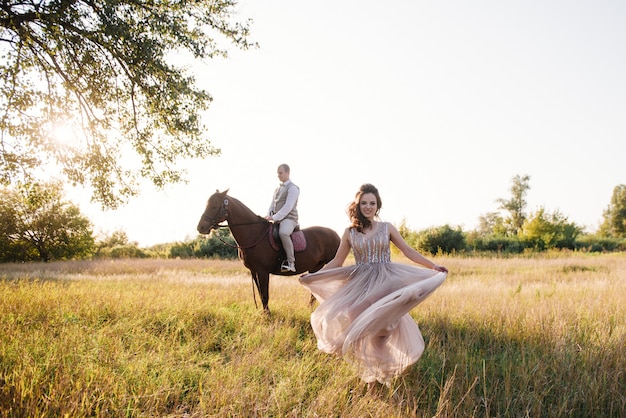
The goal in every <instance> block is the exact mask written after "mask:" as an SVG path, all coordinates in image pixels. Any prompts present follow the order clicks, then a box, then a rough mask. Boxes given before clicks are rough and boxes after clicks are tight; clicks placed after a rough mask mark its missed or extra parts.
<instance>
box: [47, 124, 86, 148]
mask: <svg viewBox="0 0 626 418" xmlns="http://www.w3.org/2000/svg"><path fill="white" fill-rule="evenodd" d="M80 133H81V130H80V127H79V126H77V125H76V123H74V122H73V121H71V120H67V119H65V120H57V121H54V122H52V123H51V126H50V132H49V137H50V139H51V140H52V142H53V143H54V144H56V146H58V147H60V148H67V147H72V148H73V147H77V146H78V145H79V144H80V142H81V139H80Z"/></svg>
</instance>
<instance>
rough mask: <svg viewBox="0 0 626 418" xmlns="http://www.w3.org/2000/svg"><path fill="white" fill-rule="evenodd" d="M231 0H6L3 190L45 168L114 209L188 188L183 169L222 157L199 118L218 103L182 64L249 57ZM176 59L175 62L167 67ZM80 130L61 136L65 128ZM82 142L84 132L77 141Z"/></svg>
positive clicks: (0, 57)
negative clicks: (144, 194) (143, 187)
mask: <svg viewBox="0 0 626 418" xmlns="http://www.w3.org/2000/svg"><path fill="white" fill-rule="evenodd" d="M236 4H237V2H236V1H235V0H223V1H193V0H176V1H173V0H161V1H156V2H153V1H148V2H146V1H141V0H94V1H87V0H39V1H32V0H27V1H22V0H5V1H3V5H2V7H1V8H0V134H1V136H0V142H1V144H0V182H2V183H3V184H4V185H8V184H15V182H17V181H22V180H24V179H26V180H28V179H32V178H33V177H34V176H37V175H38V167H40V166H41V165H42V164H54V165H55V166H58V167H60V169H61V171H62V172H63V175H64V176H65V177H66V178H67V179H68V180H69V181H70V182H72V183H79V184H90V185H91V186H93V190H94V195H93V198H94V200H96V201H98V202H100V203H101V204H102V205H103V206H105V207H112V208H114V207H116V206H118V205H119V204H120V203H123V202H124V201H125V200H126V199H127V198H128V196H131V195H133V194H136V193H137V187H136V181H137V179H138V178H140V177H145V178H149V179H151V180H152V182H153V183H154V184H155V185H156V186H159V187H160V186H164V185H166V184H169V183H174V182H179V181H181V180H183V176H184V170H182V169H180V168H178V167H177V166H176V163H177V162H178V161H180V160H181V159H185V158H195V157H206V156H209V155H216V154H218V153H219V149H216V148H214V147H213V146H212V145H211V144H210V142H209V140H208V139H207V137H206V132H205V128H204V126H203V125H202V123H201V120H200V112H201V111H203V110H205V109H206V108H207V107H208V105H209V103H210V101H211V96H210V94H209V93H208V92H206V91H204V90H202V89H200V88H198V87H196V82H195V79H194V77H193V76H190V75H188V73H187V71H186V70H185V69H184V68H183V67H182V65H181V64H180V61H181V59H180V57H181V55H180V54H187V55H190V56H192V57H193V58H194V59H204V58H213V57H215V56H226V54H227V49H226V46H227V43H229V42H230V43H231V44H234V45H235V46H237V47H239V48H242V49H246V48H248V47H250V46H254V45H253V44H251V43H249V41H248V38H249V24H250V22H249V21H248V22H245V23H240V22H236V21H234V16H235V6H236ZM175 60H178V62H177V63H172V62H174V61H175ZM67 125H71V126H74V127H75V128H78V129H77V130H76V131H74V134H69V133H67V134H66V137H64V138H59V137H58V136H55V132H57V133H58V129H57V128H58V127H60V126H67ZM77 132H80V133H79V134H78V133H77Z"/></svg>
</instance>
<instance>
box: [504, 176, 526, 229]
mask: <svg viewBox="0 0 626 418" xmlns="http://www.w3.org/2000/svg"><path fill="white" fill-rule="evenodd" d="M529 181H530V176H528V175H524V176H521V175H519V174H518V175H516V176H515V177H513V179H512V181H511V182H512V184H511V188H510V191H511V198H510V199H509V200H506V199H498V200H497V202H498V203H500V209H504V210H506V211H508V212H509V217H508V218H506V219H505V222H506V224H507V226H508V227H509V232H510V233H512V234H516V233H517V232H518V231H519V230H520V229H521V228H522V225H524V221H525V220H526V213H525V210H526V198H525V196H526V192H528V190H529V189H530V185H529V184H528V183H529Z"/></svg>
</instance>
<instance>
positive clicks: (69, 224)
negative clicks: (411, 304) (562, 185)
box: [0, 176, 626, 262]
mask: <svg viewBox="0 0 626 418" xmlns="http://www.w3.org/2000/svg"><path fill="white" fill-rule="evenodd" d="M529 180H530V177H529V176H515V177H514V178H513V180H512V186H511V189H510V191H511V197H510V198H509V199H498V200H497V202H498V203H499V209H500V211H499V212H491V213H487V214H485V215H481V216H480V218H479V224H478V227H477V228H476V229H475V230H472V231H463V230H462V229H461V227H458V226H457V227H454V226H450V225H443V226H439V227H434V228H429V229H425V230H422V231H413V230H411V229H409V228H408V227H407V225H406V222H405V221H403V222H402V223H401V225H400V226H399V227H398V229H399V231H400V234H401V235H402V236H403V237H404V239H405V240H406V241H407V242H408V243H409V244H410V245H412V246H413V247H414V248H417V249H419V250H420V251H422V252H424V253H429V254H433V255H434V254H470V255H472V254H482V253H498V254H520V253H527V252H540V251H546V250H564V249H566V250H573V251H586V252H601V251H602V252H608V251H626V185H618V186H616V187H615V188H614V190H613V196H612V197H611V201H610V203H609V205H608V207H607V209H606V210H605V211H604V213H603V222H602V224H601V226H600V228H599V230H598V231H597V232H595V233H593V234H588V233H584V231H583V228H582V227H580V226H578V225H576V224H575V223H573V222H570V221H569V220H568V219H567V217H566V216H564V215H563V214H562V213H560V212H559V211H555V212H548V211H547V210H546V209H545V208H543V207H541V208H539V209H538V210H537V211H535V212H531V213H528V212H527V211H526V199H525V196H526V193H527V192H528V190H529V189H530V186H529ZM237 256H238V251H237V248H236V243H235V240H234V239H233V237H232V235H231V233H230V230H229V229H228V228H222V229H218V230H216V231H214V232H213V233H212V234H210V235H207V236H197V237H196V238H193V239H189V240H186V241H184V242H175V243H169V244H159V245H155V246H152V247H149V248H141V247H139V245H138V243H137V242H132V241H130V240H129V239H128V236H127V235H126V233H125V232H124V231H115V232H113V233H111V234H108V235H105V236H101V237H97V238H96V237H94V234H93V230H92V225H91V222H90V221H89V219H87V218H86V217H85V216H84V215H82V214H81V213H80V210H79V208H78V207H77V206H76V205H74V204H73V203H71V202H68V201H66V200H65V199H64V197H63V189H62V186H61V184H60V183H58V182H51V183H43V184H41V183H33V184H20V185H19V186H18V187H15V188H13V189H8V188H4V189H0V262H25V261H51V260H71V259H89V258H114V259H115V258H220V259H234V258H237Z"/></svg>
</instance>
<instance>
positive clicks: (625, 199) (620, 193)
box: [600, 184, 626, 238]
mask: <svg viewBox="0 0 626 418" xmlns="http://www.w3.org/2000/svg"><path fill="white" fill-rule="evenodd" d="M600 234H601V235H602V236H605V237H613V238H626V184H620V185H618V186H615V188H614V189H613V196H611V203H610V204H609V206H608V207H607V208H606V210H605V211H604V213H603V222H602V225H601V226H600Z"/></svg>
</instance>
